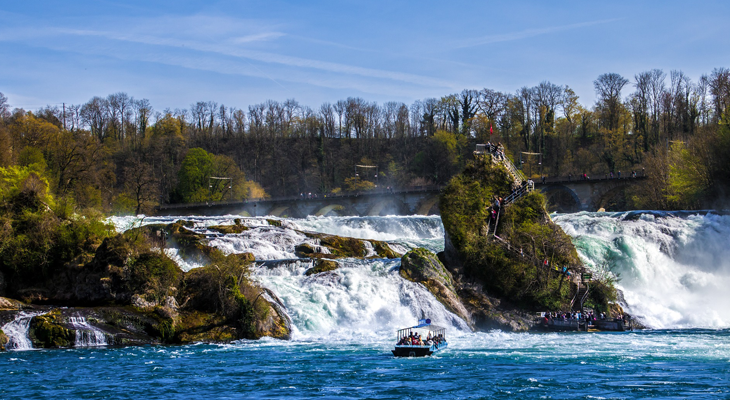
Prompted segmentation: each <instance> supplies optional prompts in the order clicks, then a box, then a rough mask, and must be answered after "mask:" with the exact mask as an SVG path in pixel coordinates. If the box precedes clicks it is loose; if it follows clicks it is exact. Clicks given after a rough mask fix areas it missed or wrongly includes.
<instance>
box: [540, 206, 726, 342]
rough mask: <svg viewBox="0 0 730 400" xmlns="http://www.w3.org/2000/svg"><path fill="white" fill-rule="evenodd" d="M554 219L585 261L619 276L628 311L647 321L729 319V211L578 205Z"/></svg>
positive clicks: (719, 324) (713, 322) (670, 324)
mask: <svg viewBox="0 0 730 400" xmlns="http://www.w3.org/2000/svg"><path fill="white" fill-rule="evenodd" d="M554 220H555V222H556V223H557V224H559V225H560V226H561V227H562V228H563V229H564V230H565V232H566V233H568V234H569V235H570V236H571V237H572V238H573V242H574V243H575V245H576V248H577V249H578V253H579V255H580V257H581V259H582V260H583V261H584V262H585V263H586V265H587V266H589V267H590V268H592V269H593V270H594V271H596V272H597V274H599V275H600V274H604V275H605V274H609V275H613V276H616V277H618V287H619V288H620V289H621V290H622V291H623V293H624V298H625V302H626V306H627V307H628V309H629V312H631V313H633V314H635V315H637V316H639V317H641V318H642V319H643V322H644V323H646V324H647V325H648V326H650V327H653V328H690V327H707V328H726V327H728V326H730V294H728V291H727V288H728V287H729V286H730V246H729V244H730V241H729V240H728V238H730V216H728V215H718V214H714V213H688V212H674V213H672V212H668V213H667V212H630V213H577V214H566V215H558V216H555V218H554Z"/></svg>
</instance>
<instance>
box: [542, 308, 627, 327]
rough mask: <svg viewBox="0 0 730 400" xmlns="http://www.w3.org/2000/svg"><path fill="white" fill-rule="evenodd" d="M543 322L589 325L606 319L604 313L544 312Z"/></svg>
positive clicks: (623, 316)
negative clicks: (583, 322)
mask: <svg viewBox="0 0 730 400" xmlns="http://www.w3.org/2000/svg"><path fill="white" fill-rule="evenodd" d="M627 317H628V316H625V315H617V316H615V317H614V319H615V320H626V319H627ZM544 318H545V322H548V321H551V320H559V321H580V320H586V321H587V322H588V324H589V325H591V324H593V322H595V321H596V320H605V319H607V316H606V313H603V312H601V313H598V314H594V313H593V311H592V310H591V311H588V312H587V313H581V312H580V311H572V312H562V311H558V312H555V311H552V312H546V313H544Z"/></svg>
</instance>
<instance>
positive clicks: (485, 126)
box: [0, 68, 730, 213]
mask: <svg viewBox="0 0 730 400" xmlns="http://www.w3.org/2000/svg"><path fill="white" fill-rule="evenodd" d="M593 84H594V88H595V92H596V101H595V103H594V104H582V103H581V102H580V99H579V98H578V96H576V94H575V93H574V91H573V90H571V89H570V88H569V87H568V86H567V85H558V84H554V83H551V82H547V81H544V82H542V83H540V84H539V85H537V86H535V87H522V88H520V89H518V90H516V91H515V92H513V93H502V92H499V91H495V90H492V89H488V88H485V89H482V90H473V89H465V90H463V91H462V92H460V93H456V94H450V95H445V96H443V97H441V98H429V99H424V100H419V101H416V102H414V103H413V104H411V105H407V104H404V103H398V102H386V103H383V104H377V103H374V102H369V101H367V100H364V99H362V98H348V99H345V100H339V101H337V102H335V103H324V104H322V105H320V106H319V107H317V108H312V107H310V106H306V105H302V104H299V103H298V102H297V101H296V100H293V99H291V100H286V101H284V102H278V101H274V100H269V101H266V102H264V103H261V104H255V105H250V106H248V107H247V108H236V107H229V106H225V105H223V104H218V103H216V102H214V101H201V102H197V103H195V104H192V105H191V106H190V108H189V109H174V110H171V109H162V110H156V109H154V108H153V107H152V105H151V104H150V102H149V101H148V100H146V99H135V98H134V97H132V96H130V95H128V94H126V93H114V94H111V95H108V96H106V97H94V98H92V99H91V100H89V101H88V102H87V103H85V104H78V105H72V104H64V105H62V106H61V107H58V106H47V107H43V108H40V109H37V110H24V109H19V108H13V106H12V104H9V103H8V100H7V98H6V97H5V96H4V95H2V93H0V169H2V172H3V174H0V177H2V176H10V175H12V174H11V173H10V172H9V171H11V172H12V171H16V172H17V171H19V170H20V169H23V170H25V171H32V172H33V173H35V174H37V175H39V176H41V177H42V178H43V180H44V181H47V182H48V185H49V186H50V187H49V189H50V190H51V191H52V192H53V193H54V194H55V195H56V196H58V197H59V198H62V199H67V201H71V202H73V206H74V207H75V208H76V209H79V210H83V209H97V210H101V211H104V212H113V213H144V212H149V211H150V210H151V209H152V208H153V207H154V206H156V205H159V204H165V203H181V202H201V201H220V200H226V201H228V200H242V199H251V198H261V197H267V196H282V195H298V194H300V193H317V194H329V193H338V192H344V191H363V190H369V189H373V188H375V187H376V186H378V187H381V188H382V187H396V188H402V187H409V186H421V185H426V184H444V183H446V182H447V181H448V180H449V179H450V178H451V177H452V176H453V175H454V174H455V173H457V172H458V171H460V170H461V169H462V168H463V166H464V164H465V162H466V161H467V160H468V159H469V158H470V157H471V153H472V151H473V150H474V145H475V144H476V143H483V142H486V141H492V142H501V143H503V144H504V145H505V146H506V148H507V152H508V155H509V156H510V157H511V158H512V159H513V160H514V161H515V163H516V164H518V165H521V166H522V168H523V171H524V172H525V173H527V174H529V175H532V176H533V177H538V176H540V175H545V176H548V177H550V176H566V175H568V174H572V175H573V176H578V175H580V174H583V173H586V174H588V175H589V176H590V175H599V176H603V175H605V174H608V173H610V172H613V173H618V171H624V173H625V174H627V175H628V173H629V172H630V171H631V170H637V169H644V170H645V172H646V175H647V176H648V181H649V182H648V184H646V185H640V187H636V188H634V189H632V191H631V192H628V193H627V195H626V196H627V199H626V204H627V206H628V207H633V208H651V209H696V208H701V207H714V206H717V205H718V204H721V203H718V202H719V201H722V200H724V199H725V196H726V192H727V189H728V188H729V187H730V157H728V156H727V154H728V152H729V151H730V126H729V125H728V124H730V69H727V68H716V69H714V70H713V71H712V72H711V73H709V74H706V75H702V76H701V77H700V79H698V80H697V81H692V80H691V79H690V78H689V77H688V76H686V75H685V74H684V73H683V72H681V71H671V72H669V73H668V74H667V73H665V72H664V71H662V70H657V69H654V70H650V71H645V72H641V73H638V74H636V75H635V76H634V77H633V79H629V78H626V77H623V76H621V75H619V74H615V73H606V74H602V75H600V76H598V77H597V78H596V80H595V81H594V82H593ZM366 166H367V167H366Z"/></svg>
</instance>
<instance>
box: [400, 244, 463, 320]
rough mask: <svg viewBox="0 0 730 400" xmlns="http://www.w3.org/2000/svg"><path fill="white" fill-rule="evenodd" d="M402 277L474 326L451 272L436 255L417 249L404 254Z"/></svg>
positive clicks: (402, 258)
mask: <svg viewBox="0 0 730 400" xmlns="http://www.w3.org/2000/svg"><path fill="white" fill-rule="evenodd" d="M400 275H401V276H402V277H403V278H405V279H408V280H409V281H412V282H416V283H420V284H422V285H424V286H425V287H426V288H427V289H428V291H429V292H431V293H432V294H433V295H434V296H435V297H436V299H438V300H439V301H440V302H441V303H442V304H443V305H444V306H445V307H446V308H447V309H448V310H449V311H451V312H453V313H454V314H456V315H458V316H459V317H461V319H463V320H464V321H466V322H467V324H469V325H470V326H471V325H472V323H471V315H470V313H469V311H467V309H466V308H465V307H464V305H463V304H462V303H461V300H460V299H459V295H458V294H457V291H456V287H455V285H454V278H453V277H452V275H451V272H449V271H448V270H447V269H446V267H444V265H443V264H442V263H441V261H440V260H439V259H438V257H437V256H436V255H435V254H434V253H432V252H430V251H428V250H426V249H424V248H417V249H413V250H411V251H409V252H408V253H406V254H404V255H403V257H401V267H400Z"/></svg>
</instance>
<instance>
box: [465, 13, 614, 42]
mask: <svg viewBox="0 0 730 400" xmlns="http://www.w3.org/2000/svg"><path fill="white" fill-rule="evenodd" d="M619 20H620V19H615V18H614V19H604V20H599V21H589V22H581V23H577V24H570V25H563V26H552V27H547V28H540V29H527V30H524V31H520V32H511V33H504V34H499V35H489V36H483V37H479V38H472V39H464V40H461V41H460V42H459V43H458V44H456V46H455V47H456V48H459V49H462V48H466V47H475V46H482V45H485V44H491V43H500V42H509V41H513V40H520V39H525V38H529V37H535V36H541V35H546V34H549V33H554V32H561V31H568V30H572V29H578V28H585V27H588V26H594V25H601V24H607V23H609V22H615V21H619Z"/></svg>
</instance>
